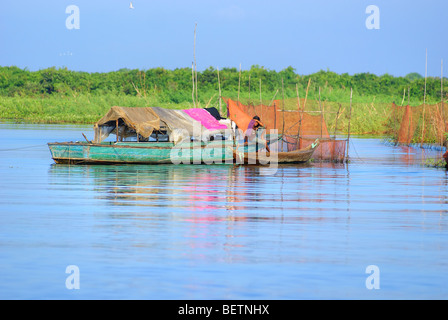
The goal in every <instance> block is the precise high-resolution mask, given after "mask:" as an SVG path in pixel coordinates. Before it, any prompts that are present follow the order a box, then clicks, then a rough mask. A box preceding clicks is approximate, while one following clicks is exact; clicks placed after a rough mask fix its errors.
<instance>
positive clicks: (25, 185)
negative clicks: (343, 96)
mask: <svg viewBox="0 0 448 320" xmlns="http://www.w3.org/2000/svg"><path fill="white" fill-rule="evenodd" d="M81 132H84V133H85V134H86V135H87V136H88V137H92V136H93V133H92V129H91V126H87V127H79V126H58V125H24V124H7V123H0V135H1V140H0V141H1V142H0V176H1V179H0V208H1V209H0V298H1V299H128V298H129V299H446V298H448V272H447V270H448V241H447V240H448V216H447V212H448V211H447V210H448V203H447V201H448V199H447V197H448V178H447V173H446V171H445V170H441V169H433V168H427V167H424V166H421V161H420V160H419V159H420V154H419V152H420V151H418V152H417V151H415V150H408V149H403V148H393V147H389V146H385V145H384V144H382V143H381V142H380V141H379V140H377V139H353V140H352V146H353V149H351V150H350V152H351V155H352V159H353V161H352V163H351V164H349V165H348V166H344V165H336V166H333V165H329V164H325V165H321V164H311V165H305V166H291V165H289V166H280V167H279V169H278V172H277V173H276V174H275V175H274V176H272V175H269V174H266V173H269V172H267V171H266V169H265V168H260V167H233V166H226V165H222V166H216V165H215V166H207V165H203V166H174V165H158V166H68V165H54V164H53V161H52V160H51V158H50V152H49V150H48V147H47V146H46V143H47V142H54V141H72V140H83V138H82V135H81ZM69 265H76V266H77V267H78V268H79V271H80V289H79V290H68V289H67V288H66V279H67V277H68V276H69V274H67V273H66V267H67V266H69ZM369 265H376V266H377V267H378V268H379V271H380V278H379V280H380V289H377V290H375V289H373V290H368V289H367V288H366V279H367V277H368V276H369V274H367V273H366V268H367V266H369Z"/></svg>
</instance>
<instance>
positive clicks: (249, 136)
mask: <svg viewBox="0 0 448 320" xmlns="http://www.w3.org/2000/svg"><path fill="white" fill-rule="evenodd" d="M261 128H264V125H263V123H262V122H261V120H260V117H259V116H254V117H253V118H252V120H250V122H249V125H248V126H247V130H246V134H245V136H244V144H245V145H247V144H248V143H249V141H253V140H254V139H255V138H256V137H257V133H258V129H261ZM265 144H266V150H267V151H268V152H269V146H268V145H267V142H266V141H265Z"/></svg>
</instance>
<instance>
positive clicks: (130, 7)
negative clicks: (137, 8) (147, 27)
mask: <svg viewBox="0 0 448 320" xmlns="http://www.w3.org/2000/svg"><path fill="white" fill-rule="evenodd" d="M129 9H134V6H133V5H132V1H131V3H130V4H129Z"/></svg>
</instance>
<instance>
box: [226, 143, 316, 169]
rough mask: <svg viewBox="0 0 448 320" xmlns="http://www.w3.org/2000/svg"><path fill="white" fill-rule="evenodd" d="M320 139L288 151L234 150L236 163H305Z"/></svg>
mask: <svg viewBox="0 0 448 320" xmlns="http://www.w3.org/2000/svg"><path fill="white" fill-rule="evenodd" d="M318 146H319V140H316V141H315V142H314V143H313V144H311V145H309V146H308V147H306V148H303V149H300V150H296V151H288V152H266V150H264V151H258V152H237V151H234V152H233V156H234V158H235V163H239V164H262V165H263V164H272V163H279V164H282V163H305V162H308V161H309V160H311V158H312V156H313V153H314V151H315V150H316V149H317V147H318Z"/></svg>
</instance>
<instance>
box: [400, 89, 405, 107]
mask: <svg viewBox="0 0 448 320" xmlns="http://www.w3.org/2000/svg"><path fill="white" fill-rule="evenodd" d="M405 97H406V88H404V89H403V100H401V106H403V103H404V98H405Z"/></svg>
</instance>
